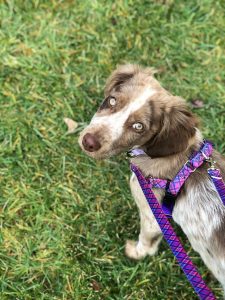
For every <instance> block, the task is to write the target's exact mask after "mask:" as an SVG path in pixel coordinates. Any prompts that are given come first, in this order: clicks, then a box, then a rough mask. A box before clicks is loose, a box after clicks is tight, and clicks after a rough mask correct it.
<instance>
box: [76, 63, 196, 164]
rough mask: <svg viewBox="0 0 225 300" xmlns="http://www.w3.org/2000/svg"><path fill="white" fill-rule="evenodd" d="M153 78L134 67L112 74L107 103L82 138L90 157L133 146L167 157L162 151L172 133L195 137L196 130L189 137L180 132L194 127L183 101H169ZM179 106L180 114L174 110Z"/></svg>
mask: <svg viewBox="0 0 225 300" xmlns="http://www.w3.org/2000/svg"><path fill="white" fill-rule="evenodd" d="M152 75H153V73H152V70H151V69H141V68H139V67H138V66H135V65H125V66H121V67H119V68H118V69H117V70H115V71H114V72H113V73H112V75H111V76H110V78H109V79H108V81H107V83H106V88H105V100H104V101H103V103H102V104H101V105H100V107H99V109H98V111H97V112H96V114H95V115H94V116H93V118H92V120H91V122H90V124H89V125H88V126H87V127H86V128H85V129H84V130H83V132H82V133H81V135H80V138H79V144H80V146H81V148H82V149H83V150H84V151H85V152H86V153H87V154H88V155H89V156H91V157H93V158H96V159H102V158H106V157H110V156H112V155H116V154H119V153H121V152H124V151H127V150H130V149H132V148H134V147H144V148H147V150H148V151H150V152H151V155H152V156H154V155H161V156H164V155H166V154H167V152H168V151H166V149H163V146H164V143H166V140H167V143H168V147H170V144H171V132H170V131H173V135H176V134H177V135H179V136H181V135H183V134H184V135H185V136H187V135H188V136H190V135H193V134H194V132H193V130H192V131H191V132H189V133H190V134H188V131H187V130H186V129H185V130H183V131H185V132H181V131H182V127H183V128H184V127H185V126H186V127H187V129H189V127H190V125H193V118H192V115H191V114H190V113H189V112H188V111H187V110H186V108H185V105H184V102H183V101H182V100H181V99H174V97H172V98H173V100H172V99H170V98H171V95H170V94H169V93H168V92H166V91H165V90H164V89H163V88H162V87H161V86H160V84H159V83H158V81H157V80H155V79H154V78H153V76H152ZM178 104H179V105H178ZM177 106H179V108H180V109H179V114H178V113H177V111H176V110H175V109H174V107H175V108H176V107H177ZM180 114H183V120H182V116H181V115H180ZM168 116H169V117H168ZM189 118H190V119H191V118H192V122H191V123H190V120H187V119H189ZM173 119H174V120H173ZM182 122H183V123H184V124H183V125H182V124H181V125H182V126H180V128H179V124H178V123H182ZM188 123H189V124H188ZM169 127H170V129H169ZM177 127H178V128H177ZM192 127H193V126H192ZM174 138H175V137H173V140H174ZM178 148H180V146H178ZM169 151H171V147H170V149H169Z"/></svg>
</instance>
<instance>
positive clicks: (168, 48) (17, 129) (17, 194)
mask: <svg viewBox="0 0 225 300" xmlns="http://www.w3.org/2000/svg"><path fill="white" fill-rule="evenodd" d="M0 26H1V27H0V86H1V88H0V226H1V230H0V299H1V300H8V299H13V300H14V299H19V300H21V299H22V300H23V299H24V300H28V299H37V300H39V299H40V300H41V299H43V300H44V299H46V300H47V299H52V300H53V299H57V300H72V299H75V300H83V299H85V300H86V299H88V300H89V299H94V300H95V299H96V300H97V299H101V300H102V299H107V300H111V299H116V300H123V299H126V300H128V299H129V300H141V299H151V300H158V299H159V300H178V299H179V300H181V299H184V300H190V299H194V300H195V299H197V298H196V296H195V294H194V292H193V290H192V288H191V286H190V284H189V283H188V282H187V280H186V278H185V276H184V275H183V273H182V271H181V270H180V269H179V267H178V266H177V263H176V261H175V259H174V258H173V256H172V254H171V252H170V251H169V249H168V246H167V245H166V243H165V242H163V243H162V244H161V246H160V250H159V253H158V255H156V256H154V257H148V258H146V259H144V260H143V261H140V262H134V261H131V260H129V259H128V258H126V257H125V255H124V243H125V241H126V239H136V238H137V235H138V231H139V218H138V212H137V209H136V206H135V204H134V201H133V199H132V197H131V195H130V192H129V187H128V180H129V175H130V171H129V166H128V162H127V161H126V160H125V156H124V155H121V156H119V157H117V158H112V159H109V160H106V161H94V160H92V159H90V158H88V157H87V156H85V155H84V154H83V153H82V152H81V150H80V148H79V146H78V143H77V138H78V135H79V131H80V130H82V128H83V127H84V126H85V125H86V124H87V123H88V122H89V120H90V118H91V115H92V114H93V113H94V112H95V110H96V108H97V106H98V105H99V103H100V102H101V101H102V99H103V87H104V83H105V80H106V78H107V76H108V75H109V74H110V72H111V71H112V70H113V69H114V68H115V66H116V65H117V64H119V63H124V62H136V63H139V64H142V65H145V66H153V67H154V68H156V69H158V74H157V78H158V79H159V80H160V81H161V82H162V84H163V85H164V86H165V87H166V88H167V89H169V90H170V91H171V92H172V93H174V94H177V95H180V96H182V97H184V98H185V99H187V101H188V102H189V103H190V105H191V106H192V109H193V111H194V112H195V113H196V114H198V115H199V116H200V117H201V118H202V130H203V132H204V135H205V136H206V137H207V138H210V139H212V140H213V141H214V142H215V145H216V147H217V149H218V150H220V151H221V152H223V153H225V130H224V127H225V116H224V115H225V68H224V66H225V38H224V37H225V2H224V1H223V0H221V1H213V0H202V1H201V0H199V1H195V0H190V1H185V0H182V1H181V0H174V1H173V0H164V1H162V0H161V1H160V0H155V1H153V0H152V1H145V0H144V1H132V0H129V1H128V0H127V1H122V0H118V1H103V0H102V1H100V0H99V1H97V0H95V1H91V0H84V1H69V0H68V1H57V0H51V1H50V0H49V1H47V0H46V1H41V0H40V1H39V0H24V1H22V0H21V1H16V0H15V1H13V0H8V1H1V3H0ZM193 100H200V101H202V103H203V105H202V106H203V107H201V108H195V107H193V105H192V103H193ZM64 117H69V118H72V119H74V120H76V121H77V122H78V124H79V126H78V128H77V131H76V132H75V133H74V134H72V135H66V130H67V129H66V125H65V124H64V122H63V118H64ZM176 231H177V232H178V234H179V236H181V238H182V241H183V243H184V244H185V248H186V249H187V251H188V252H189V254H190V255H191V257H192V258H193V261H194V262H195V263H196V265H197V266H198V267H199V270H200V272H201V274H202V275H203V278H204V279H205V280H206V282H207V283H208V284H209V286H210V287H211V288H212V289H213V291H214V292H215V294H216V295H217V297H218V299H221V297H222V290H221V288H220V286H219V284H218V283H217V282H216V280H215V279H213V277H212V275H211V274H210V272H209V271H208V270H207V268H206V267H205V266H204V265H203V263H202V261H201V259H200V258H199V256H198V255H197V254H196V253H195V252H194V251H193V250H191V247H190V245H189V243H188V242H187V239H186V237H185V236H184V235H183V234H182V232H181V230H180V228H178V227H177V226H176Z"/></svg>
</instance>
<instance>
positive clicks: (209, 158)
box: [201, 150, 216, 170]
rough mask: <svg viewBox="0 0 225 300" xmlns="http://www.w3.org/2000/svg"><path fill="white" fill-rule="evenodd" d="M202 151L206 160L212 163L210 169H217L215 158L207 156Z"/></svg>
mask: <svg viewBox="0 0 225 300" xmlns="http://www.w3.org/2000/svg"><path fill="white" fill-rule="evenodd" d="M201 153H202V155H203V156H204V160H205V161H207V162H208V163H209V164H210V167H209V168H208V170H215V169H216V167H215V164H216V161H215V160H213V159H212V157H210V156H206V155H205V153H204V152H203V151H202V150H201Z"/></svg>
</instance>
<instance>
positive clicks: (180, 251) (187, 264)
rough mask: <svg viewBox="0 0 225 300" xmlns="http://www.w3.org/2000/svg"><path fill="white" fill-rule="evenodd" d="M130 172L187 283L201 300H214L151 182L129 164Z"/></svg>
mask: <svg viewBox="0 0 225 300" xmlns="http://www.w3.org/2000/svg"><path fill="white" fill-rule="evenodd" d="M131 170H132V171H133V172H134V173H135V174H136V176H137V179H138V181H139V184H140V186H141V188H142V190H143V192H144V195H145V197H146V200H147V202H148V204H149V207H150V209H151V210H152V213H153V215H154V216H155V218H156V221H157V222H158V224H159V226H160V228H161V231H162V233H163V236H164V238H165V239H166V241H167V243H168V244H169V247H170V249H171V251H172V252H173V254H174V256H175V257H176V259H177V261H178V263H179V265H180V267H181V268H182V270H183V271H184V273H185V275H186V277H187V278H188V280H189V282H190V283H191V284H192V286H193V288H194V290H195V292H196V293H197V295H198V296H199V297H200V299H201V300H215V299H216V298H215V297H214V295H213V293H212V291H211V290H210V289H209V288H208V287H207V285H206V284H205V282H204V281H203V279H202V277H201V275H200V274H199V273H198V271H197V269H196V267H195V266H194V264H193V263H192V261H191V259H190V258H189V256H188V255H187V253H186V252H185V250H184V248H183V247H182V245H181V243H180V240H179V238H178V237H177V236H176V233H175V232H174V230H173V228H172V226H171V225H170V222H169V221H168V219H167V217H166V215H165V213H164V212H163V209H162V207H161V205H160V204H159V202H158V200H157V198H156V197H155V195H154V193H153V191H152V185H151V182H150V181H149V180H148V179H147V178H145V177H144V176H143V175H142V173H141V172H140V170H139V169H138V168H137V167H136V166H135V165H133V164H131Z"/></svg>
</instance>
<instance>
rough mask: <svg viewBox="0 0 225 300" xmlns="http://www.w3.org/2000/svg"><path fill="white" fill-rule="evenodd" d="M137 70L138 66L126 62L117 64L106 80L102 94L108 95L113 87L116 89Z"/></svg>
mask: <svg viewBox="0 0 225 300" xmlns="http://www.w3.org/2000/svg"><path fill="white" fill-rule="evenodd" d="M138 72H139V66H137V65H132V64H127V65H121V66H119V67H118V68H117V69H116V70H115V71H113V73H112V74H111V76H110V77H109V78H108V80H107V82H106V87H105V91H104V94H105V96H108V95H109V94H110V92H111V91H112V90H113V89H114V90H116V91H118V90H119V89H120V87H121V85H123V84H124V83H126V82H127V81H128V80H130V79H131V78H133V77H134V75H135V74H137V73H138Z"/></svg>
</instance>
